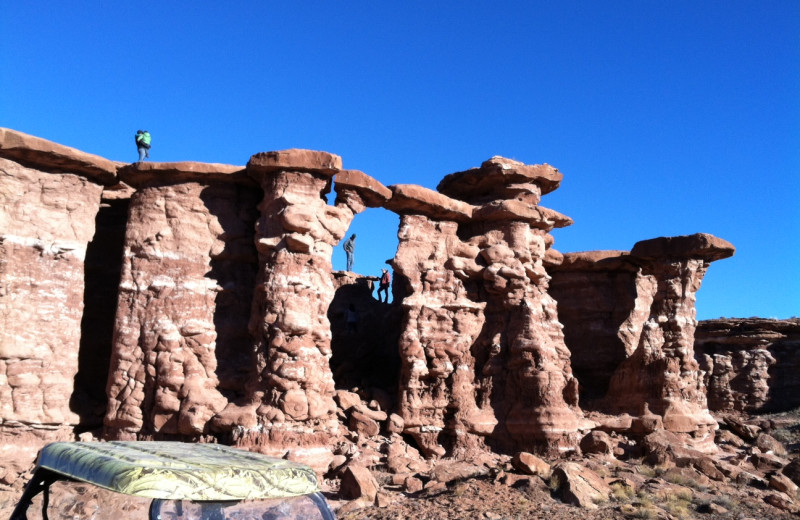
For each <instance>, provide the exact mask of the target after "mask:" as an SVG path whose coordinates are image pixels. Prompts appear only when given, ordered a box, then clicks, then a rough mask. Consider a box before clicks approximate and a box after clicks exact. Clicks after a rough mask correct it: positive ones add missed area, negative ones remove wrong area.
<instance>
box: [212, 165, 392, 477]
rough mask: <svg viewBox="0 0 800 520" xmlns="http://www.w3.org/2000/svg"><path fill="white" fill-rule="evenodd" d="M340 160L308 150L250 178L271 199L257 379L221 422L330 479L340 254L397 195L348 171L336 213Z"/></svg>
mask: <svg viewBox="0 0 800 520" xmlns="http://www.w3.org/2000/svg"><path fill="white" fill-rule="evenodd" d="M340 168H341V159H340V158H339V157H338V156H335V155H331V154H327V153H325V152H313V151H308V150H287V151H284V152H268V153H264V154H257V155H254V156H253V157H252V158H251V159H250V162H249V163H248V173H249V174H250V175H251V176H252V177H254V178H256V179H257V180H258V181H259V183H260V185H261V187H262V190H263V194H264V196H263V199H262V201H261V202H260V204H259V206H258V209H259V212H260V216H259V219H258V222H257V225H256V237H255V240H256V247H257V248H258V253H259V260H258V278H257V280H256V291H255V295H254V301H253V308H252V314H251V316H250V334H251V335H252V337H253V341H254V346H253V351H254V356H253V359H252V361H251V363H252V365H253V367H254V370H255V372H254V377H253V378H252V379H251V380H250V381H249V382H248V385H247V395H246V397H245V398H244V399H243V400H240V401H239V402H235V403H230V404H229V405H228V407H227V408H226V409H225V410H224V411H222V412H221V413H220V414H219V415H218V416H217V417H216V418H215V427H216V428H217V429H229V430H230V429H233V431H234V439H235V440H236V442H237V443H238V444H240V445H255V446H257V448H258V449H259V450H261V451H264V452H267V453H274V454H279V455H283V454H284V453H286V451H287V449H290V448H291V453H290V456H292V457H294V458H297V459H301V460H304V461H306V462H308V463H310V464H312V465H313V466H314V467H317V468H320V469H324V468H326V467H327V466H328V464H329V462H330V461H331V458H332V453H331V450H330V444H331V440H332V439H333V438H335V437H336V436H337V435H338V434H339V426H340V424H339V419H338V418H337V416H336V406H335V403H334V401H333V395H334V382H333V377H332V373H331V370H330V364H329V360H330V357H331V333H330V330H331V327H330V323H329V322H328V318H327V310H328V307H329V306H330V303H331V301H332V300H333V296H334V288H333V283H332V280H331V271H332V267H331V255H332V252H333V247H334V246H335V245H336V244H337V243H338V242H339V241H340V240H341V239H342V237H343V236H344V233H345V232H346V231H347V228H348V227H349V225H350V222H351V221H352V219H353V216H354V215H355V214H356V213H358V212H360V211H363V210H364V208H365V207H367V206H369V205H371V206H374V205H378V204H380V203H382V202H383V201H384V200H385V199H386V198H387V197H388V195H389V192H388V190H387V189H386V188H385V187H383V186H382V185H380V183H378V182H377V181H375V180H374V179H371V178H370V177H369V176H367V175H365V174H363V173H361V172H357V171H348V172H344V173H343V174H342V175H341V180H340V179H338V178H337V183H336V185H337V198H336V201H335V204H334V205H329V204H328V203H327V199H326V197H325V196H326V195H327V194H328V193H329V192H330V186H331V179H332V178H333V176H334V175H335V174H337V173H338V172H339V171H341V170H340Z"/></svg>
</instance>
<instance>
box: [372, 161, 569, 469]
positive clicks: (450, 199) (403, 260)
mask: <svg viewBox="0 0 800 520" xmlns="http://www.w3.org/2000/svg"><path fill="white" fill-rule="evenodd" d="M560 180H561V174H560V173H558V171H557V170H555V169H554V168H551V167H549V166H547V165H536V166H529V165H524V164H522V163H519V162H517V161H512V160H509V159H504V158H501V157H494V158H492V159H490V160H489V161H486V162H485V163H484V164H483V165H482V166H481V168H475V169H472V170H468V171H466V172H459V173H455V174H452V175H449V176H447V177H445V179H444V180H443V181H442V182H441V183H440V184H439V187H438V190H439V192H441V193H435V192H429V190H424V189H423V188H419V187H411V186H395V187H392V190H393V197H392V199H391V200H390V201H389V204H388V205H387V207H388V208H389V209H392V210H393V211H396V212H398V213H400V214H401V215H402V220H401V228H400V233H399V234H398V235H399V237H400V245H399V248H398V253H397V256H396V258H395V260H394V266H395V270H396V272H397V273H399V275H402V277H403V278H404V279H405V280H406V282H407V284H408V286H409V287H408V288H407V290H406V292H407V293H408V294H409V296H408V297H407V298H406V299H405V300H404V301H403V306H404V308H405V309H406V315H407V316H406V320H405V323H404V332H403V334H402V336H401V341H400V346H399V348H400V352H401V359H402V362H403V372H402V374H401V388H402V391H401V414H402V416H403V419H404V421H405V428H406V432H407V433H410V434H412V435H414V436H415V438H416V439H417V443H418V444H419V445H420V447H421V448H422V449H423V450H424V451H425V453H426V454H427V455H428V456H441V455H445V454H447V455H452V456H459V457H468V456H469V454H470V453H471V452H473V453H474V451H475V450H481V449H485V448H484V446H485V445H486V444H488V445H490V446H492V447H494V448H497V449H500V450H504V451H512V450H519V449H525V450H529V451H537V452H546V453H558V452H562V451H566V450H571V449H574V448H575V446H576V444H577V438H578V429H579V428H580V426H581V416H580V411H579V410H578V408H577V382H576V381H575V380H574V378H573V377H572V374H571V370H570V366H569V351H568V350H567V349H566V346H565V345H564V340H563V334H562V333H561V325H560V324H559V322H558V316H557V313H556V308H555V302H554V300H553V299H552V298H550V297H549V295H548V294H547V280H548V277H547V275H546V273H545V271H544V267H543V263H542V262H543V259H544V257H545V253H546V249H547V248H548V247H550V245H551V244H552V237H551V236H550V235H549V234H548V231H550V230H552V229H553V228H554V227H562V226H566V225H569V224H570V223H571V220H570V219H568V218H567V217H564V216H563V215H560V214H558V213H556V212H554V211H552V210H548V209H546V208H541V207H539V206H538V202H539V198H540V196H541V194H542V193H547V192H549V191H552V190H553V189H555V188H556V187H557V186H558V184H559V182H560ZM426 191H427V192H426ZM399 278H400V276H398V279H399Z"/></svg>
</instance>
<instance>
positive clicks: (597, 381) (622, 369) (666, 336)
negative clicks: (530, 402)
mask: <svg viewBox="0 0 800 520" xmlns="http://www.w3.org/2000/svg"><path fill="white" fill-rule="evenodd" d="M733 253H734V247H733V246H732V245H731V244H730V243H728V242H726V241H724V240H721V239H719V238H716V237H713V236H711V235H707V234H696V235H688V236H682V237H665V238H656V239H652V240H645V241H642V242H638V243H636V244H635V245H634V247H633V249H632V250H631V252H630V253H629V254H627V253H616V252H610V253H608V254H604V255H595V256H593V257H590V256H587V255H583V256H578V257H576V258H570V255H565V258H564V262H562V264H561V265H559V266H554V267H552V268H551V271H552V272H553V278H554V280H553V284H552V285H553V294H554V295H555V297H556V299H557V300H558V302H559V310H560V311H561V310H562V309H563V311H562V314H563V315H565V316H570V317H573V318H574V319H575V321H574V322H573V323H570V322H569V321H565V326H566V329H567V330H568V331H569V330H570V329H572V328H574V329H575V331H576V332H577V333H576V334H575V335H574V336H573V338H574V340H575V341H574V342H570V343H569V344H570V346H571V347H572V348H573V349H574V351H575V352H577V351H578V350H580V351H581V352H586V353H587V355H588V356H590V357H588V358H585V359H584V363H586V368H587V369H588V368H589V366H590V365H589V364H590V363H594V359H595V356H599V363H598V366H600V367H602V368H604V370H601V371H600V372H598V373H597V374H596V375H595V378H594V381H593V389H594V390H595V391H598V390H602V389H603V387H604V386H606V385H607V391H606V393H605V398H604V399H603V400H602V401H601V402H600V404H599V408H600V409H602V410H603V411H606V412H610V413H629V414H631V415H640V414H642V413H643V411H644V409H645V408H644V406H645V405H646V406H647V407H648V409H649V411H650V412H652V413H654V414H656V415H659V416H661V417H662V420H663V425H664V428H665V429H667V430H669V431H672V432H675V433H682V434H691V438H692V439H693V441H694V442H696V443H697V444H698V445H703V444H705V445H706V446H708V445H710V444H711V441H712V440H713V435H709V434H710V433H711V432H712V431H713V429H715V428H716V422H715V421H714V419H713V418H712V417H711V416H710V414H709V413H708V408H707V404H706V393H705V387H704V381H703V379H702V378H701V377H700V371H699V367H698V364H697V361H696V360H695V358H694V332H695V327H696V324H697V322H696V320H695V305H694V301H695V293H696V292H697V290H698V289H699V288H700V283H701V281H702V279H703V277H704V275H705V272H706V270H707V269H708V266H709V264H710V263H711V262H712V261H715V260H719V259H721V258H726V257H729V256H731V255H733ZM577 285H583V286H584V287H585V288H584V289H583V290H582V291H581V292H580V293H578V294H574V293H572V294H571V292H570V290H569V289H570V288H574V287H576V286H577ZM591 292H595V293H596V294H603V295H611V294H615V295H616V298H615V300H618V301H620V302H621V304H622V305H621V306H619V307H618V306H616V305H609V303H608V302H609V300H608V299H604V298H598V299H596V300H593V299H592V298H590V297H588V296H589V295H590V293H591ZM587 307H591V309H588V310H591V311H594V312H587ZM567 309H572V310H569V311H568V310H567ZM577 309H581V310H580V311H579V310H577ZM595 309H597V310H595ZM593 320H602V321H604V323H605V324H606V325H605V326H601V327H598V329H599V330H600V331H602V332H601V336H602V337H604V338H605V339H604V341H605V344H606V345H607V348H606V349H605V350H604V349H596V348H595V346H594V345H592V346H589V345H580V344H579V342H580V340H581V339H582V338H586V331H587V330H588V329H589V327H591V326H592V324H593V323H594V321H593ZM609 324H610V326H609ZM579 331H583V332H579ZM567 334H569V332H568V333H567ZM607 351H611V352H612V353H611V355H610V356H608V357H606V352H607ZM593 352H594V353H593ZM620 361H621V362H620ZM617 363H619V364H618V366H616V368H614V367H615V365H617ZM611 369H613V371H612V370H611ZM609 373H610V378H608V379H606V378H607V377H608V375H609Z"/></svg>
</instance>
